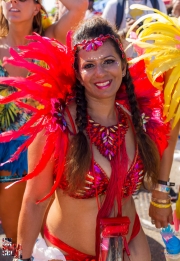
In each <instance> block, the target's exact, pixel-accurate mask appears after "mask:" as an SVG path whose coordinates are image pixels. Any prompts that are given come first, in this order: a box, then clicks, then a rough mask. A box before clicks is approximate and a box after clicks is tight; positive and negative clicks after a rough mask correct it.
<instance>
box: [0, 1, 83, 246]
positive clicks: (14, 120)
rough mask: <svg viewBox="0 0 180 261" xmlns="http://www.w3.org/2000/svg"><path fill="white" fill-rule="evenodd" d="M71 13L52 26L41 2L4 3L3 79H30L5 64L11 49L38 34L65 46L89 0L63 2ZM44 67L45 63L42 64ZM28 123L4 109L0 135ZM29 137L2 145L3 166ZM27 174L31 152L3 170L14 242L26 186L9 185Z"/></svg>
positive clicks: (6, 223) (1, 193)
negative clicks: (67, 37)
mask: <svg viewBox="0 0 180 261" xmlns="http://www.w3.org/2000/svg"><path fill="white" fill-rule="evenodd" d="M62 2H63V4H64V5H65V6H67V8H68V10H69V12H68V13H67V14H66V16H64V17H62V19H60V20H59V21H58V22H57V23H56V24H52V25H51V24H50V23H49V20H48V17H47V15H46V11H45V9H44V7H43V6H42V1H41V0H12V1H10V0H1V7H0V8H1V13H0V24H1V26H0V36H1V38H0V76H1V77H9V76H22V77H25V76H26V75H28V70H27V69H24V68H17V67H14V66H13V65H10V64H6V65H4V64H3V58H4V57H10V54H9V49H10V47H12V48H14V49H15V50H16V51H18V48H17V46H18V45H26V44H27V43H28V42H29V41H31V40H29V39H28V38H26V39H25V36H26V35H30V34H32V32H34V31H35V32H37V33H38V34H40V35H43V36H48V37H53V38H56V39H58V40H60V41H61V42H65V38H66V33H67V31H68V30H69V29H70V28H71V27H72V26H74V24H76V23H78V22H79V21H80V19H81V18H82V17H83V15H84V13H85V11H86V8H87V1H86V0H81V1H79V0H77V1H71V0H69V1H67V0H64V1H63V0H62ZM40 64H41V62H40ZM14 91H15V88H11V87H7V86H3V85H1V86H0V95H1V96H7V95H9V94H11V93H13V92H14ZM27 120H28V114H27V112H25V111H24V110H23V109H22V108H21V107H20V106H18V105H17V104H15V103H9V104H6V105H0V132H1V133H2V132H4V131H8V130H16V129H18V128H19V127H20V126H22V125H23V124H24V123H25V122H26V121H27ZM25 139H26V137H24V136H22V137H19V138H18V139H17V140H13V141H10V142H7V143H1V144H0V163H4V162H6V161H7V160H8V158H9V157H10V155H12V154H13V153H14V151H16V149H17V148H18V147H19V146H20V145H21V144H22V143H23V142H24V140H25ZM26 173H27V152H26V151H24V152H22V154H21V156H20V157H19V159H18V160H16V161H14V162H10V163H7V164H2V165H1V167H0V219H1V221H2V226H3V229H4V231H5V234H6V236H7V237H10V238H12V240H13V242H15V241H16V237H17V222H18V216H19V211H20V207H21V203H22V196H23V193H24V189H25V183H20V184H18V185H17V186H16V187H13V188H11V189H9V190H5V189H4V188H5V187H6V186H7V184H9V183H11V182H13V181H15V180H19V179H21V178H22V176H24V175H26Z"/></svg>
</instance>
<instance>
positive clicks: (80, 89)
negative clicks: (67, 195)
mask: <svg viewBox="0 0 180 261" xmlns="http://www.w3.org/2000/svg"><path fill="white" fill-rule="evenodd" d="M75 93H76V120H75V122H76V125H77V128H78V133H77V134H76V135H75V136H74V137H73V139H72V141H71V144H70V148H69V152H68V155H67V164H66V176H67V180H68V183H69V188H68V191H70V192H74V191H76V190H77V189H78V188H81V187H82V186H83V185H84V182H85V175H86V173H87V172H88V171H89V167H90V162H91V156H90V148H89V144H88V141H87V138H86V136H85V134H84V132H83V131H84V130H85V128H86V126H87V101H86V97H85V88H84V86H82V85H81V83H80V82H79V81H78V80H77V84H76V87H75Z"/></svg>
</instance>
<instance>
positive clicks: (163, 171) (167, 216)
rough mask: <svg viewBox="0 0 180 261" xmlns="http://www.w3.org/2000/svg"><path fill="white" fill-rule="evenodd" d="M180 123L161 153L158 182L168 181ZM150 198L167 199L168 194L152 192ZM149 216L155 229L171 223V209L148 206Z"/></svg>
mask: <svg viewBox="0 0 180 261" xmlns="http://www.w3.org/2000/svg"><path fill="white" fill-rule="evenodd" d="M179 127H180V122H179V123H178V124H177V125H176V126H175V128H174V129H173V130H172V131H171V134H170V139H169V145H168V147H167V148H166V150H165V151H164V153H163V157H162V160H161V165H160V172H159V175H158V179H159V180H163V181H168V180H169V175H170V171H171V166H172V162H173V155H174V149H175V146H176V142H177V137H178V134H179ZM152 197H153V198H157V199H167V198H168V194H167V193H164V192H160V191H156V190H153V191H152ZM149 215H150V217H151V218H152V220H155V225H156V227H157V228H161V227H166V226H167V225H168V223H172V221H173V218H172V208H171V207H170V208H157V207H154V206H152V204H150V209H149Z"/></svg>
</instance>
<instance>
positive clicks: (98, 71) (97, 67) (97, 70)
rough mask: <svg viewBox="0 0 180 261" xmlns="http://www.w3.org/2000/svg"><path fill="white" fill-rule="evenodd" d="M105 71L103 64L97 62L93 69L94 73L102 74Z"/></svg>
mask: <svg viewBox="0 0 180 261" xmlns="http://www.w3.org/2000/svg"><path fill="white" fill-rule="evenodd" d="M105 73H106V71H105V69H104V67H103V65H102V64H98V65H97V66H96V69H95V74H96V75H99V76H101V75H104V74H105Z"/></svg>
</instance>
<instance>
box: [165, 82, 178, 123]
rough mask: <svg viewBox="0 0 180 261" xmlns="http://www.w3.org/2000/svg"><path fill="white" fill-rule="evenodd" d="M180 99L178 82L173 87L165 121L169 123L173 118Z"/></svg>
mask: <svg viewBox="0 0 180 261" xmlns="http://www.w3.org/2000/svg"><path fill="white" fill-rule="evenodd" d="M179 99H180V80H178V82H177V83H176V84H175V85H174V93H173V95H172V98H171V97H170V107H169V108H170V109H169V112H168V117H167V120H168V121H170V120H171V119H172V118H173V117H174V116H175V112H176V109H177V106H178V103H179Z"/></svg>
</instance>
